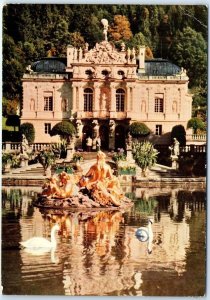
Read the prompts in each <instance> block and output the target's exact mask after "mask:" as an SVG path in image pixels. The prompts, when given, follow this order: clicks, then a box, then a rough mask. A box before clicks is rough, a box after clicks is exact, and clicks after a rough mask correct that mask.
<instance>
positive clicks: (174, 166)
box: [171, 155, 179, 170]
mask: <svg viewBox="0 0 210 300" xmlns="http://www.w3.org/2000/svg"><path fill="white" fill-rule="evenodd" d="M171 162H172V166H171V167H172V169H174V170H178V169H179V163H178V156H177V155H171Z"/></svg>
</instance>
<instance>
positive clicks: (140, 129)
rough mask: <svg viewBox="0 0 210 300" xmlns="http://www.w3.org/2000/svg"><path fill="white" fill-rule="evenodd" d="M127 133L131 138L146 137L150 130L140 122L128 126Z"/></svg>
mask: <svg viewBox="0 0 210 300" xmlns="http://www.w3.org/2000/svg"><path fill="white" fill-rule="evenodd" d="M129 131H130V134H131V135H132V137H140V136H146V135H148V134H150V129H149V128H148V127H147V126H146V125H145V124H144V123H140V122H134V123H132V124H131V125H130V126H129Z"/></svg>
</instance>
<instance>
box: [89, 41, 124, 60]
mask: <svg viewBox="0 0 210 300" xmlns="http://www.w3.org/2000/svg"><path fill="white" fill-rule="evenodd" d="M125 56H126V53H125V52H123V51H121V52H118V51H117V50H116V49H115V47H114V46H113V45H112V44H111V43H109V42H107V41H103V42H101V43H99V44H98V43H97V44H96V45H95V47H94V48H93V49H91V50H89V51H88V52H87V53H85V62H89V63H95V64H124V63H126V57H125Z"/></svg>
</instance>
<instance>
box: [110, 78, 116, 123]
mask: <svg viewBox="0 0 210 300" xmlns="http://www.w3.org/2000/svg"><path fill="white" fill-rule="evenodd" d="M115 87H116V85H115V84H113V83H111V84H110V89H111V99H110V107H109V110H110V118H114V117H115V115H116V89H115Z"/></svg>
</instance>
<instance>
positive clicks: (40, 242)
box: [20, 224, 60, 255]
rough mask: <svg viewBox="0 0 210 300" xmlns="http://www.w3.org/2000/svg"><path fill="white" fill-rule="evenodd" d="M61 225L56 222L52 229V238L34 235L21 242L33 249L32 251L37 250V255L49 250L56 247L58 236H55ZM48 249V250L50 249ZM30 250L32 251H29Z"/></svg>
mask: <svg viewBox="0 0 210 300" xmlns="http://www.w3.org/2000/svg"><path fill="white" fill-rule="evenodd" d="M59 228H60V227H59V225H58V224H55V225H54V226H53V227H52V229H51V240H50V241H49V240H47V239H45V238H43V237H33V238H31V239H29V240H27V241H25V242H20V244H21V245H22V246H23V247H25V248H27V249H30V250H31V253H32V252H33V251H34V250H36V251H37V255H39V254H41V253H43V252H47V250H48V249H49V250H50V249H52V248H56V245H57V242H56V238H55V232H56V231H57V230H59ZM49 250H48V251H49ZM29 252H30V251H29ZM33 254H34V253H33Z"/></svg>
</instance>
